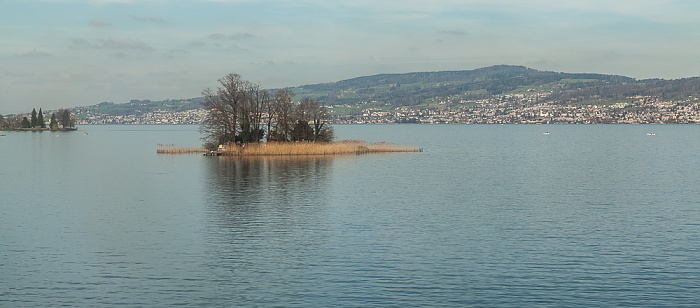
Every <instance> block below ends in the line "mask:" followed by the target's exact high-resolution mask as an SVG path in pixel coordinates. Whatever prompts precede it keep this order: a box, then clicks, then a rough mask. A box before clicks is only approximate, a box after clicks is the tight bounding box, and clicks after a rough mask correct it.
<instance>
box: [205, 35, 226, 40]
mask: <svg viewBox="0 0 700 308" xmlns="http://www.w3.org/2000/svg"><path fill="white" fill-rule="evenodd" d="M225 38H226V35H223V34H222V33H212V34H209V39H211V40H223V39H225Z"/></svg>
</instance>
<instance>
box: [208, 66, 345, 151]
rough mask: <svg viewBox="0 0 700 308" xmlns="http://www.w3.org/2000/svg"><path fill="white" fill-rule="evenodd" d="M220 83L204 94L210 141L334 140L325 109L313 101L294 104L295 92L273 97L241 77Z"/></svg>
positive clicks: (230, 76) (280, 91) (278, 93)
mask: <svg viewBox="0 0 700 308" xmlns="http://www.w3.org/2000/svg"><path fill="white" fill-rule="evenodd" d="M219 83H220V86H219V87H218V88H217V89H216V91H214V90H211V89H206V90H204V91H203V92H202V95H203V96H204V101H203V102H202V106H203V107H204V108H205V109H207V110H208V114H207V116H206V117H205V119H204V121H203V123H202V125H201V127H200V131H201V132H202V133H204V134H205V136H204V138H203V139H205V140H207V141H209V142H212V143H217V144H224V143H229V142H242V143H248V142H260V141H263V140H265V139H266V140H267V141H280V142H288V141H318V142H328V141H332V140H333V138H334V135H333V129H332V127H331V126H330V124H328V121H329V117H328V115H327V113H326V110H325V108H324V107H323V106H321V105H319V104H318V102H316V101H315V100H313V99H310V98H305V99H303V100H302V101H301V102H299V103H294V102H293V97H294V93H292V91H290V90H279V91H276V92H275V93H274V95H273V94H271V93H270V92H269V91H267V90H264V89H262V88H261V86H260V85H259V84H254V83H251V82H249V81H246V80H243V79H242V78H241V76H240V75H238V74H229V75H226V76H225V77H223V78H221V79H219Z"/></svg>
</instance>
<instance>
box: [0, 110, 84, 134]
mask: <svg viewBox="0 0 700 308" xmlns="http://www.w3.org/2000/svg"><path fill="white" fill-rule="evenodd" d="M59 125H60V126H61V127H62V128H63V129H73V128H75V117H74V116H73V114H71V112H70V110H68V109H60V110H59V111H58V114H57V113H56V112H54V113H52V114H51V120H50V122H49V129H51V130H59V129H61V127H59ZM0 128H2V129H5V130H8V129H27V130H28V129H46V128H47V126H46V122H45V120H44V112H43V110H42V109H41V108H39V111H38V112H37V111H36V108H32V112H31V113H30V114H29V116H27V115H26V114H17V115H10V116H7V117H3V116H2V115H0Z"/></svg>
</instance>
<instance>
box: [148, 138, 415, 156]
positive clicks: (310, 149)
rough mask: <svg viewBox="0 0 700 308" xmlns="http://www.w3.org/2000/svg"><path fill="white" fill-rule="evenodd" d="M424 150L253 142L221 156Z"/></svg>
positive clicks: (164, 150) (161, 149)
mask: <svg viewBox="0 0 700 308" xmlns="http://www.w3.org/2000/svg"><path fill="white" fill-rule="evenodd" d="M421 151H422V149H420V148H416V147H406V146H397V145H392V144H388V143H385V142H380V143H365V142H362V141H341V142H330V143H325V142H324V143H314V142H268V143H249V144H246V145H245V146H239V145H235V144H226V145H225V146H224V148H223V149H221V150H219V151H217V153H220V154H221V155H230V156H263V155H276V156H282V155H347V154H369V153H389V152H421ZM157 152H158V153H160V154H188V153H207V151H206V150H204V149H201V148H180V147H176V146H172V145H169V146H164V145H160V144H159V145H158V150H157Z"/></svg>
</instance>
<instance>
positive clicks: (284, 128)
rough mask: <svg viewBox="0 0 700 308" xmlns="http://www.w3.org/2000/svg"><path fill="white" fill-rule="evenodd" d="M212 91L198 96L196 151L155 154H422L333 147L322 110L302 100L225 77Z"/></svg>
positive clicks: (161, 149) (357, 145) (380, 146)
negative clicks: (199, 112) (201, 117)
mask: <svg viewBox="0 0 700 308" xmlns="http://www.w3.org/2000/svg"><path fill="white" fill-rule="evenodd" d="M219 83H220V86H219V87H218V88H217V89H216V90H211V89H206V90H204V91H203V92H202V95H203V96H204V101H203V102H202V106H203V107H204V108H205V109H206V110H207V114H206V116H205V118H204V121H203V123H202V125H201V126H200V131H201V132H202V133H203V134H204V137H203V138H202V139H203V140H204V141H205V143H204V145H203V146H202V147H201V148H181V147H177V146H175V145H162V144H159V145H158V149H157V153H161V154H182V153H203V154H204V155H210V156H262V155H340V154H367V153H386V152H421V151H422V149H420V148H415V147H404V146H395V145H390V144H388V143H384V142H380V143H372V144H369V143H366V142H363V141H356V140H350V141H341V142H333V139H335V134H334V131H333V127H332V126H331V125H330V123H329V122H330V116H329V115H328V112H327V110H326V108H325V107H324V106H323V105H321V104H319V103H318V101H317V100H315V99H313V98H310V97H306V98H303V99H301V101H299V102H294V101H293V100H292V98H293V97H294V93H293V92H292V91H291V90H290V89H281V90H276V91H274V92H271V91H268V90H264V89H262V87H261V86H260V85H259V84H254V83H251V82H249V81H246V80H243V79H241V76H239V75H237V74H229V75H227V76H225V77H223V78H221V79H219Z"/></svg>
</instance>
